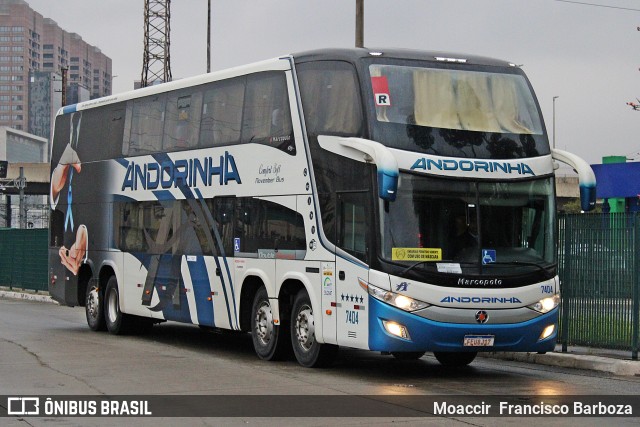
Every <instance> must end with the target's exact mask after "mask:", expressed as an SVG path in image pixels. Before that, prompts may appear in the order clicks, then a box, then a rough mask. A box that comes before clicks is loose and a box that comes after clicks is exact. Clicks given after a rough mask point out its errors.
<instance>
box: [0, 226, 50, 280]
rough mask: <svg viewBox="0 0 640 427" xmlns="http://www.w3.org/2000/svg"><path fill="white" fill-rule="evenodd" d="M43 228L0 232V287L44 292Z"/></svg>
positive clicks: (47, 231)
mask: <svg viewBox="0 0 640 427" xmlns="http://www.w3.org/2000/svg"><path fill="white" fill-rule="evenodd" d="M48 234H49V230H48V229H46V228H32V229H16V228H11V229H2V230H0V285H1V286H9V287H10V288H20V289H33V290H36V291H46V290H47V270H48V268H47V263H48V255H47V253H48V248H47V243H48Z"/></svg>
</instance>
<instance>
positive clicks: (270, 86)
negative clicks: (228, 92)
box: [242, 72, 295, 155]
mask: <svg viewBox="0 0 640 427" xmlns="http://www.w3.org/2000/svg"><path fill="white" fill-rule="evenodd" d="M242 142H244V143H248V142H254V143H260V144H265V145H268V146H271V147H275V148H278V149H280V150H282V151H284V152H286V153H287V154H291V155H294V154H295V141H294V138H293V126H292V124H291V112H290V109H289V97H288V92H287V81H286V78H285V75H284V73H281V72H268V73H259V74H255V75H252V76H250V77H248V78H247V91H246V94H245V99H244V116H243V122H242Z"/></svg>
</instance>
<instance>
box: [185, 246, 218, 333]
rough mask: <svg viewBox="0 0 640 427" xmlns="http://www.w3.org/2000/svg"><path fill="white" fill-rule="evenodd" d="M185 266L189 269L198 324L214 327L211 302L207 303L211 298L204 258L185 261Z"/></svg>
mask: <svg viewBox="0 0 640 427" xmlns="http://www.w3.org/2000/svg"><path fill="white" fill-rule="evenodd" d="M187 266H188V267H189V274H190V275H191V284H192V285H193V296H194V299H195V302H196V311H197V313H198V323H199V324H201V325H207V326H215V324H214V316H213V301H209V298H211V285H210V284H209V275H208V274H207V266H206V264H205V263H204V257H202V256H198V257H196V260H195V261H187Z"/></svg>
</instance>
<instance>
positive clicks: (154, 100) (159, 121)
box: [128, 94, 166, 156]
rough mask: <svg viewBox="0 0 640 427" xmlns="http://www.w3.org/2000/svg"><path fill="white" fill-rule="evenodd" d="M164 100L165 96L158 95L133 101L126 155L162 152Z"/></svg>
mask: <svg viewBox="0 0 640 427" xmlns="http://www.w3.org/2000/svg"><path fill="white" fill-rule="evenodd" d="M165 99H166V94H158V95H152V96H147V97H144V98H141V99H136V100H134V101H133V106H132V114H131V133H130V136H129V148H128V155H130V156H135V155H139V154H150V153H159V152H161V151H162V133H163V128H164V113H165V112H164V104H165Z"/></svg>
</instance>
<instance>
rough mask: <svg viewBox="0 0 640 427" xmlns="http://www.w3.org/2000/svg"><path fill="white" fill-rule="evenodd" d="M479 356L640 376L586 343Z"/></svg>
mask: <svg viewBox="0 0 640 427" xmlns="http://www.w3.org/2000/svg"><path fill="white" fill-rule="evenodd" d="M0 298H10V299H22V300H29V301H38V302H42V303H49V304H57V302H55V301H53V300H52V299H51V297H50V296H49V295H48V294H47V293H46V292H40V293H33V292H29V291H16V290H8V289H7V288H0ZM478 356H480V357H491V358H496V359H504V360H512V361H518V362H526V363H532V364H539V365H548V366H558V367H563V368H574V369H583V370H590V371H597V372H605V373H609V374H613V375H620V376H640V360H632V359H631V354H630V352H628V351H626V352H620V351H611V350H606V349H595V348H586V347H569V348H568V349H567V352H566V353H563V352H561V351H560V347H559V346H558V347H557V348H556V351H554V352H548V353H545V354H538V353H514V352H500V353H478Z"/></svg>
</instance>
